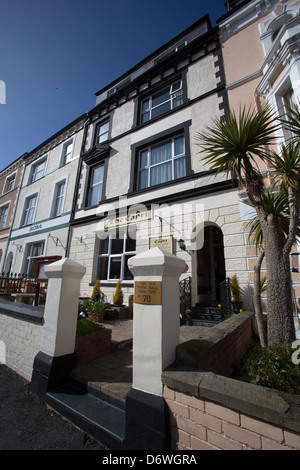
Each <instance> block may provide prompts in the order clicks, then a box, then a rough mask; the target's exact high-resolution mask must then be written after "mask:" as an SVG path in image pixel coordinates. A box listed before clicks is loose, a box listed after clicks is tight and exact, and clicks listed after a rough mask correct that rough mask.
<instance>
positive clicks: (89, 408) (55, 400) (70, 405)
mask: <svg viewBox="0 0 300 470" xmlns="http://www.w3.org/2000/svg"><path fill="white" fill-rule="evenodd" d="M46 402H47V404H48V405H49V406H51V407H52V408H53V409H54V410H55V411H57V412H58V413H59V414H60V415H61V416H63V417H65V418H66V419H67V420H68V421H70V422H71V423H73V424H74V425H75V426H77V427H78V428H80V429H81V430H82V431H84V432H86V433H87V434H88V435H89V436H91V437H92V438H93V439H95V440H96V441H98V442H100V443H101V444H103V445H104V446H105V447H107V448H108V449H112V450H122V449H123V445H124V439H125V410H124V406H122V405H120V406H119V403H118V401H117V400H111V399H110V397H108V396H107V397H106V396H105V394H103V393H101V394H99V393H98V394H93V391H92V390H91V389H89V390H88V391H84V390H82V389H80V388H78V387H75V386H74V385H71V384H67V385H64V386H62V387H59V388H57V389H55V390H52V391H49V392H48V393H47V395H46Z"/></svg>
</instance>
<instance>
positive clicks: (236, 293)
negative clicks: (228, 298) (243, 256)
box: [230, 274, 244, 302]
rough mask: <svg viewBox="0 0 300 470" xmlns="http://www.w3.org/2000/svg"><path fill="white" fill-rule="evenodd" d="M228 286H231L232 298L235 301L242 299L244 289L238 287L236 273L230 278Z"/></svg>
mask: <svg viewBox="0 0 300 470" xmlns="http://www.w3.org/2000/svg"><path fill="white" fill-rule="evenodd" d="M230 287H231V293H232V299H233V300H234V301H235V302H241V301H242V300H243V295H244V291H243V289H242V288H241V287H240V283H239V280H238V277H237V275H236V274H234V275H233V276H232V278H231V280H230Z"/></svg>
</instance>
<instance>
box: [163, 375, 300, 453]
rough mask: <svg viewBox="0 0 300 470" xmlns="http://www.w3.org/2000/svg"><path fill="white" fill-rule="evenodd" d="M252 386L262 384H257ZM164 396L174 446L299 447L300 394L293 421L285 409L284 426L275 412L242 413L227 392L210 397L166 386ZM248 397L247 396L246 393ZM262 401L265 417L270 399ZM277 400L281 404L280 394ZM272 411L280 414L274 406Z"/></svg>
mask: <svg viewBox="0 0 300 470" xmlns="http://www.w3.org/2000/svg"><path fill="white" fill-rule="evenodd" d="M208 374H209V373H208ZM199 375H201V373H199ZM222 379H224V378H222ZM200 380H201V379H200ZM213 380H215V381H216V382H217V383H218V385H220V382H221V383H222V380H220V376H215V377H213ZM236 382H237V381H236ZM246 385H250V384H246ZM253 387H256V388H260V387H258V386H256V385H253ZM239 390H240V393H241V394H243V388H242V387H240V388H239ZM265 393H266V394H267V393H268V392H266V391H265ZM272 393H274V392H272ZM200 395H201V393H200ZM253 395H255V393H253ZM164 398H165V400H166V403H167V405H168V408H169V412H170V426H171V442H172V449H173V450H175V449H177V450H251V449H254V450H300V422H299V407H300V397H298V398H297V401H298V405H297V407H298V412H297V411H296V410H294V416H292V415H293V413H292V412H291V413H290V418H291V421H292V423H288V422H287V421H288V419H287V418H286V417H285V416H283V414H284V412H282V423H283V424H285V426H283V425H280V423H279V421H280V419H279V417H278V416H277V419H274V417H273V419H272V412H271V413H270V415H269V419H268V420H267V419H260V418H258V417H257V416H253V414H252V413H251V411H250V410H249V414H246V413H243V412H241V411H240V410H239V409H238V408H239V406H235V405H234V404H232V405H231V406H228V405H227V404H226V393H225V394H224V397H223V400H221V399H220V401H210V400H207V399H205V398H201V396H200V397H195V396H191V395H189V394H187V393H182V392H178V391H176V390H172V389H171V388H169V387H167V386H165V387H164ZM227 399H228V397H227ZM245 399H246V400H247V396H246V397H245ZM261 401H262V403H261V407H262V408H261V410H260V413H258V414H261V416H262V417H264V416H265V415H266V414H267V411H268V403H267V405H266V406H264V403H263V399H262V398H261ZM291 401H293V398H291ZM278 402H279V408H280V405H281V404H282V403H281V400H280V396H278ZM285 403H286V405H287V406H286V408H289V406H290V403H289V402H288V401H286V402H285ZM246 406H247V403H246V402H245V407H246ZM292 407H295V405H292ZM250 408H251V407H250ZM263 408H264V409H263ZM273 413H274V415H275V414H278V412H276V411H275V410H273ZM279 413H280V412H279ZM297 415H298V416H297ZM295 420H298V422H297V423H296V422H295ZM273 421H274V422H273ZM296 429H298V432H296Z"/></svg>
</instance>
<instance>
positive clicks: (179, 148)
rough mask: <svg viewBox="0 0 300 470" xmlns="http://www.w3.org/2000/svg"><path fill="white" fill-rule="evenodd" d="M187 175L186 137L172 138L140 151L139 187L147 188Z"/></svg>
mask: <svg viewBox="0 0 300 470" xmlns="http://www.w3.org/2000/svg"><path fill="white" fill-rule="evenodd" d="M184 176H186V162H185V139H184V136H183V135H179V136H177V137H173V138H170V139H168V140H166V141H164V142H162V143H160V144H158V145H153V146H150V147H148V148H145V149H143V150H141V151H140V152H139V155H138V189H145V188H149V187H151V186H155V185H158V184H162V183H166V182H168V181H172V180H175V179H178V178H182V177H184Z"/></svg>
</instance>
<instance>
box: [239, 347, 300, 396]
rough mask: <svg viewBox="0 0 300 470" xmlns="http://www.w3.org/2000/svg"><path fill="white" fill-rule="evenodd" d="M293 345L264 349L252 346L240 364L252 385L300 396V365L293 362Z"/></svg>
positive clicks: (240, 371)
mask: <svg viewBox="0 0 300 470" xmlns="http://www.w3.org/2000/svg"><path fill="white" fill-rule="evenodd" d="M293 353H294V349H292V343H289V344H286V343H282V344H276V345H273V346H269V347H267V348H264V349H262V348H261V347H260V346H259V345H255V346H252V347H251V348H250V350H249V351H248V353H247V354H246V356H245V358H244V360H243V361H242V362H241V364H240V368H239V373H240V374H243V373H246V374H247V375H248V376H249V378H250V382H251V383H255V384H257V385H261V386H263V387H269V388H274V389H275V390H280V391H282V392H287V393H294V394H300V364H298V365H297V364H294V363H293V362H292V355H293Z"/></svg>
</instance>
